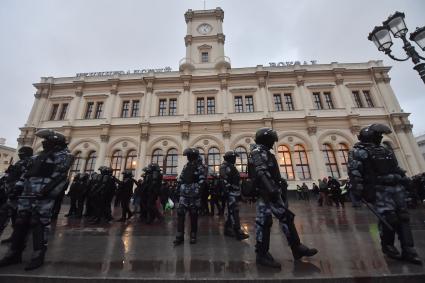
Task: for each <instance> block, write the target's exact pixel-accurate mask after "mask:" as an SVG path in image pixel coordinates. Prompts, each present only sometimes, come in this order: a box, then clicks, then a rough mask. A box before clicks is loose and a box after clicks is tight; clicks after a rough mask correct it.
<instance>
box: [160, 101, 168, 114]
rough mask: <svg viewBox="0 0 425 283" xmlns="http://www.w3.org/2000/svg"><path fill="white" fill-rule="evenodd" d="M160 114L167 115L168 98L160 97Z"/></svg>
mask: <svg viewBox="0 0 425 283" xmlns="http://www.w3.org/2000/svg"><path fill="white" fill-rule="evenodd" d="M158 115H159V116H165V115H167V99H160V100H159V112H158Z"/></svg>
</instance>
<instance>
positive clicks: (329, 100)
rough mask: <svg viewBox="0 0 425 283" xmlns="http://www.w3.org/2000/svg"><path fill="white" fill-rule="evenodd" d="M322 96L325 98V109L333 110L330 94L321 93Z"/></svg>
mask: <svg viewBox="0 0 425 283" xmlns="http://www.w3.org/2000/svg"><path fill="white" fill-rule="evenodd" d="M323 95H324V96H325V103H326V107H327V108H328V109H334V108H335V107H334V103H333V102H332V95H331V93H330V92H325V93H323Z"/></svg>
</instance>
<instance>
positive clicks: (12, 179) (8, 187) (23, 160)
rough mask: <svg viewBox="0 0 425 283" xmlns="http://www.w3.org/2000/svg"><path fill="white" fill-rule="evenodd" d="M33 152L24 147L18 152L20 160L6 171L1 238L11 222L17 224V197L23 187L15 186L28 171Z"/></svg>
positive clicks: (8, 240) (0, 223) (0, 213)
mask: <svg viewBox="0 0 425 283" xmlns="http://www.w3.org/2000/svg"><path fill="white" fill-rule="evenodd" d="M32 155H33V150H32V148H31V147H29V146H23V147H21V148H20V149H19V150H18V156H19V160H18V161H17V162H16V163H15V164H13V165H10V166H9V167H8V168H7V169H6V172H5V173H6V175H5V178H4V181H3V183H2V190H4V201H3V202H1V203H0V236H1V235H2V233H3V231H4V229H5V228H6V226H7V223H8V222H9V219H11V220H12V225H14V224H15V220H16V216H17V208H18V199H17V197H18V196H19V195H20V194H21V193H22V191H21V189H22V187H19V186H15V184H16V182H18V180H19V178H20V177H21V176H22V175H23V174H24V173H25V172H26V171H27V168H28V166H29V164H30V161H31V156H32ZM10 241H11V238H8V239H5V240H3V241H2V243H7V242H10Z"/></svg>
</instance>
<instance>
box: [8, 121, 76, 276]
mask: <svg viewBox="0 0 425 283" xmlns="http://www.w3.org/2000/svg"><path fill="white" fill-rule="evenodd" d="M35 135H36V136H37V137H39V138H42V139H43V141H42V145H43V151H42V152H41V153H40V154H38V155H36V156H34V157H33V158H32V160H31V164H30V166H29V167H28V171H27V172H26V173H25V174H24V176H23V178H21V180H20V181H19V182H18V183H17V185H18V184H19V186H22V187H23V191H22V194H21V195H20V196H19V197H18V217H17V219H16V223H15V226H14V228H13V233H12V244H11V246H10V249H9V250H8V252H7V253H6V255H5V256H4V257H3V259H1V260H0V266H6V265H11V264H16V263H19V262H21V255H22V251H23V249H24V247H25V240H26V238H27V234H28V232H29V230H30V229H31V230H32V239H33V249H34V252H33V254H32V257H31V262H30V263H29V264H28V265H27V266H26V268H25V269H26V270H31V269H35V268H38V267H39V266H41V265H42V264H43V263H44V254H45V253H46V250H47V235H48V234H49V226H50V220H51V217H52V209H53V206H54V203H55V199H56V198H57V196H58V195H60V194H61V193H62V192H63V190H65V189H66V188H65V185H66V184H67V182H68V181H67V175H68V171H69V169H70V167H71V163H72V159H73V158H72V155H71V154H70V153H69V150H68V148H67V145H66V141H65V137H64V136H63V135H62V134H60V133H57V132H54V131H53V130H49V129H42V130H39V131H37V132H36V133H35Z"/></svg>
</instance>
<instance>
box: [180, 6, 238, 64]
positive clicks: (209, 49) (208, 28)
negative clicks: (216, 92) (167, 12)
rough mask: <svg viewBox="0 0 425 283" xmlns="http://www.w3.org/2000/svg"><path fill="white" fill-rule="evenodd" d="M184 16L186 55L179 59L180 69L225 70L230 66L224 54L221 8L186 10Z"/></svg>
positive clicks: (222, 13) (222, 14)
mask: <svg viewBox="0 0 425 283" xmlns="http://www.w3.org/2000/svg"><path fill="white" fill-rule="evenodd" d="M184 17H185V20H186V24H187V32H186V36H185V38H184V42H185V44H186V57H185V58H183V59H182V60H180V64H179V65H180V71H184V72H191V71H192V70H194V69H211V68H215V69H217V70H218V71H222V72H225V70H226V69H227V68H230V59H229V58H228V57H226V56H225V55H224V40H225V36H224V34H223V19H224V12H223V10H222V9H221V8H216V9H213V10H197V11H193V10H188V11H187V12H186V13H185V14H184Z"/></svg>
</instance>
